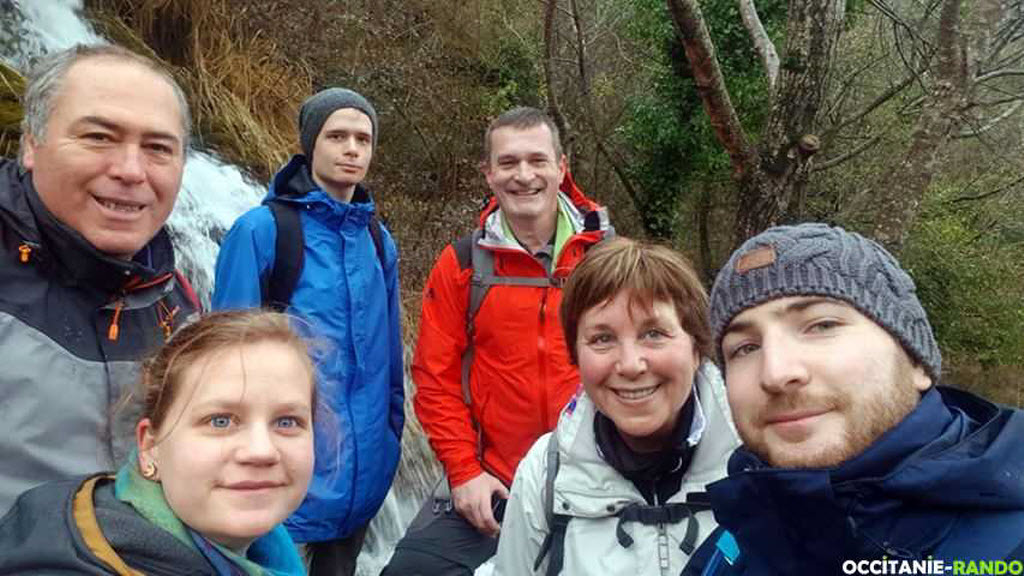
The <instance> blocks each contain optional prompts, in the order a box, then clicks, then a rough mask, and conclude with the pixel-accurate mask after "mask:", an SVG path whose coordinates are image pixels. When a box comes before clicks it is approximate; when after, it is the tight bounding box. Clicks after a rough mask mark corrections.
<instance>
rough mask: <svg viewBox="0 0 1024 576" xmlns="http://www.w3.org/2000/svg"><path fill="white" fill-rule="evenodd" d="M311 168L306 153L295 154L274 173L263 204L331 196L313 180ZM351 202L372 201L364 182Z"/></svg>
mask: <svg viewBox="0 0 1024 576" xmlns="http://www.w3.org/2000/svg"><path fill="white" fill-rule="evenodd" d="M309 170H310V168H309V160H308V159H307V158H306V157H305V156H304V155H302V154H295V155H293V156H292V157H291V160H289V161H288V163H287V164H285V165H284V166H283V167H282V168H281V169H280V170H278V171H277V173H276V174H274V178H273V179H272V180H271V182H270V189H269V190H268V191H267V195H266V197H264V198H263V202H262V204H267V203H269V202H271V201H273V200H275V199H281V200H286V201H294V202H302V203H308V202H315V201H318V200H323V199H324V197H327V198H329V197H330V196H329V195H327V193H326V192H324V191H323V190H321V188H320V185H319V184H317V183H316V182H315V181H313V176H312V175H311V173H310V171H309ZM351 203H352V204H368V203H372V198H371V197H370V191H369V190H367V189H366V186H364V185H363V184H362V183H359V184H356V189H355V192H353V194H352V200H351Z"/></svg>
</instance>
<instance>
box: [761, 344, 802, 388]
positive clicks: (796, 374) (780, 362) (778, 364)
mask: <svg viewBox="0 0 1024 576" xmlns="http://www.w3.org/2000/svg"><path fill="white" fill-rule="evenodd" d="M804 357H805V356H804V354H803V353H802V352H801V351H800V350H799V348H798V346H797V345H796V343H793V342H786V341H780V340H773V341H769V340H766V341H765V342H764V343H763V344H762V346H761V386H762V388H764V389H765V391H767V392H770V393H784V392H786V391H787V390H789V389H792V388H796V387H799V386H803V385H804V384H806V383H807V380H808V375H809V374H808V370H807V365H806V363H805V362H804V360H803V359H804Z"/></svg>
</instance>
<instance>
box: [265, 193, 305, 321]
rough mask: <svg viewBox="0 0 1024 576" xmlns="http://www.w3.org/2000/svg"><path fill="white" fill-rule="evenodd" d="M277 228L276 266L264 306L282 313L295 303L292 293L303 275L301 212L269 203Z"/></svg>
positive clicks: (288, 204) (267, 285)
mask: <svg viewBox="0 0 1024 576" xmlns="http://www.w3.org/2000/svg"><path fill="white" fill-rule="evenodd" d="M268 206H269V208H270V213H271V214H273V216H274V225H275V226H276V228H277V241H276V242H275V243H274V264H273V268H271V270H270V275H269V278H268V281H267V284H266V287H265V288H264V289H263V290H262V292H263V305H264V306H268V307H270V308H273V309H274V310H278V311H283V310H284V309H285V308H287V307H288V304H289V303H290V302H291V300H292V293H293V292H295V287H296V286H297V285H298V283H299V275H300V274H302V265H303V257H304V256H303V252H304V249H305V245H306V244H305V238H304V237H303V234H302V223H301V222H300V220H299V210H298V209H297V208H296V207H295V206H294V205H293V204H292V203H290V202H281V201H277V200H273V201H271V202H270V203H269V204H268Z"/></svg>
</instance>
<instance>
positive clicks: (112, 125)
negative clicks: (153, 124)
mask: <svg viewBox="0 0 1024 576" xmlns="http://www.w3.org/2000/svg"><path fill="white" fill-rule="evenodd" d="M75 124H95V125H97V126H99V127H101V128H104V129H106V130H110V131H111V132H121V131H123V130H124V128H123V127H122V126H121V125H120V124H117V123H116V122H112V121H110V120H108V119H106V118H104V117H102V116H83V117H81V118H79V119H78V120H76V121H75ZM142 136H143V137H144V138H150V139H153V138H155V139H157V140H167V141H170V142H174V143H175V144H180V143H181V139H180V138H178V136H176V135H175V134H172V133H170V132H163V131H160V130H155V131H153V130H151V131H148V132H143V133H142Z"/></svg>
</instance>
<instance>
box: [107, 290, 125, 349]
mask: <svg viewBox="0 0 1024 576" xmlns="http://www.w3.org/2000/svg"><path fill="white" fill-rule="evenodd" d="M122 308H124V300H123V299H122V300H121V301H119V302H118V303H117V306H115V307H114V317H113V318H111V319H110V328H108V329H107V340H110V341H111V342H116V341H117V336H118V334H119V333H120V331H121V329H120V328H119V327H118V325H117V322H118V320H120V319H121V309H122Z"/></svg>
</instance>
